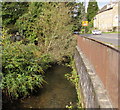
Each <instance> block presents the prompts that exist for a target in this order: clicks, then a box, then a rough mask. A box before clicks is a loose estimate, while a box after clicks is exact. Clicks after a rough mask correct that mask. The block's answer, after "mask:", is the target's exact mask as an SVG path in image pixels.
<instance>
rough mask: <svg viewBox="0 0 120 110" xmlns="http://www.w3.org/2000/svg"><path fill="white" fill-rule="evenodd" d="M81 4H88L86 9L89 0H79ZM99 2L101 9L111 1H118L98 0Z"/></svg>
mask: <svg viewBox="0 0 120 110" xmlns="http://www.w3.org/2000/svg"><path fill="white" fill-rule="evenodd" d="M78 1H80V2H86V7H87V5H88V2H89V0H78ZM96 1H97V2H98V6H99V8H100V9H101V8H102V7H103V6H105V5H106V4H108V3H109V2H110V1H116V0H96Z"/></svg>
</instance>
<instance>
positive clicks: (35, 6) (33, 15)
mask: <svg viewBox="0 0 120 110" xmlns="http://www.w3.org/2000/svg"><path fill="white" fill-rule="evenodd" d="M42 4H43V3H42V2H31V3H29V8H28V12H27V13H25V14H24V15H23V16H21V17H19V19H18V20H17V22H16V26H17V27H18V28H19V32H20V33H21V34H22V35H23V36H25V38H26V39H27V40H28V41H29V42H34V41H35V40H38V38H37V37H38V35H39V31H40V30H38V29H37V27H36V24H35V22H38V21H37V18H38V16H39V15H40V14H41V12H42Z"/></svg>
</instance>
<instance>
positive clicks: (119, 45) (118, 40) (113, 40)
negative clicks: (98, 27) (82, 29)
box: [80, 33, 120, 49]
mask: <svg viewBox="0 0 120 110" xmlns="http://www.w3.org/2000/svg"><path fill="white" fill-rule="evenodd" d="M80 36H86V37H88V38H92V39H95V40H97V41H100V42H102V43H105V44H107V45H110V46H112V47H114V48H116V49H120V34H118V33H110V34H104V33H102V34H101V35H93V34H80Z"/></svg>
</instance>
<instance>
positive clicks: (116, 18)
mask: <svg viewBox="0 0 120 110" xmlns="http://www.w3.org/2000/svg"><path fill="white" fill-rule="evenodd" d="M119 6H120V1H116V2H111V3H110V4H107V5H105V6H104V7H103V8H102V9H101V10H100V11H99V12H98V13H97V15H96V16H95V17H94V28H97V29H99V30H101V31H103V32H109V31H120V11H118V10H119Z"/></svg>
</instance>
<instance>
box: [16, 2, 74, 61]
mask: <svg viewBox="0 0 120 110" xmlns="http://www.w3.org/2000/svg"><path fill="white" fill-rule="evenodd" d="M35 13H37V14H35ZM70 16H71V14H70V7H69V6H67V4H66V3H56V2H51V3H39V2H38V3H31V4H30V6H29V8H28V13H26V14H24V15H23V16H22V17H20V18H19V19H18V20H17V22H16V26H18V28H19V30H20V32H23V35H24V36H25V38H27V39H28V41H29V42H34V41H35V40H37V41H38V43H39V47H40V48H41V51H42V52H43V53H44V54H50V55H52V56H53V57H54V58H55V59H57V60H62V56H64V55H66V56H67V55H70V54H73V49H74V47H75V44H76V42H75V37H73V36H72V35H71V34H72V27H73V25H72V24H71V17H70ZM58 50H59V51H58Z"/></svg>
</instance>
